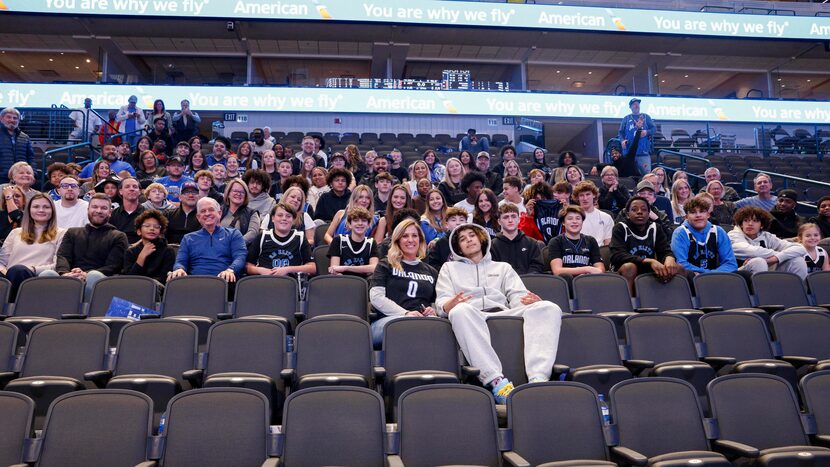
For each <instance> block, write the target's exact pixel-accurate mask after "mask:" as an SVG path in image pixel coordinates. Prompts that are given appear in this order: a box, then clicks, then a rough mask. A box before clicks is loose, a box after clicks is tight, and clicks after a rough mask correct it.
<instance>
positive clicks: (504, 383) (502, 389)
mask: <svg viewBox="0 0 830 467" xmlns="http://www.w3.org/2000/svg"><path fill="white" fill-rule="evenodd" d="M511 392H513V383H511V382H510V380H508V379H507V378H502V379H501V381H499V384H497V385H495V386H493V397H494V398H495V399H496V404H499V405H504V404H506V403H507V396H508V395H509V394H510V393H511Z"/></svg>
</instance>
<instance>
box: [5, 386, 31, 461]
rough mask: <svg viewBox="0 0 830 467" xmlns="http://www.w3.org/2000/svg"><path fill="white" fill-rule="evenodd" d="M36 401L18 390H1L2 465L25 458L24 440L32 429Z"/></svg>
mask: <svg viewBox="0 0 830 467" xmlns="http://www.w3.org/2000/svg"><path fill="white" fill-rule="evenodd" d="M34 411H35V403H34V401H32V399H29V398H28V397H26V396H24V395H23V394H18V393H16V392H8V391H2V392H0V418H2V420H3V423H0V465H12V464H17V463H19V462H21V461H22V460H23V441H24V440H25V439H26V438H27V437H28V436H29V434H30V432H31V430H32V418H33V417H34Z"/></svg>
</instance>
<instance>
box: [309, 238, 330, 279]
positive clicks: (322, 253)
mask: <svg viewBox="0 0 830 467" xmlns="http://www.w3.org/2000/svg"><path fill="white" fill-rule="evenodd" d="M328 251H329V246H328V245H326V244H325V243H323V244H322V245H318V246H316V247H314V251H313V252H312V256H313V257H314V266H315V267H316V271H317V275H316V276H315V277H322V276H328V275H329V265H330V264H331V259H330V258H329V257H328V256H327V255H326V253H328Z"/></svg>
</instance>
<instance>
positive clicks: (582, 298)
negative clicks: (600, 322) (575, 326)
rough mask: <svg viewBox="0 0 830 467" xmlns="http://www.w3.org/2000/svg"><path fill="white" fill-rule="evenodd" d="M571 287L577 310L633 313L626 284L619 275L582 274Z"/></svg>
mask: <svg viewBox="0 0 830 467" xmlns="http://www.w3.org/2000/svg"><path fill="white" fill-rule="evenodd" d="M573 286H574V299H575V300H576V308H577V309H580V310H591V312H592V313H603V312H608V311H633V307H632V306H631V296H630V295H629V293H628V283H627V282H626V281H625V279H624V278H623V277H622V276H620V275H619V274H583V275H581V276H577V277H576V278H574V281H573Z"/></svg>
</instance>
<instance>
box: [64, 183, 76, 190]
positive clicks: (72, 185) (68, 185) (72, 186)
mask: <svg viewBox="0 0 830 467" xmlns="http://www.w3.org/2000/svg"><path fill="white" fill-rule="evenodd" d="M61 188H63V189H64V190H77V189H78V188H80V186H79V185H78V184H76V183H61Z"/></svg>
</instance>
